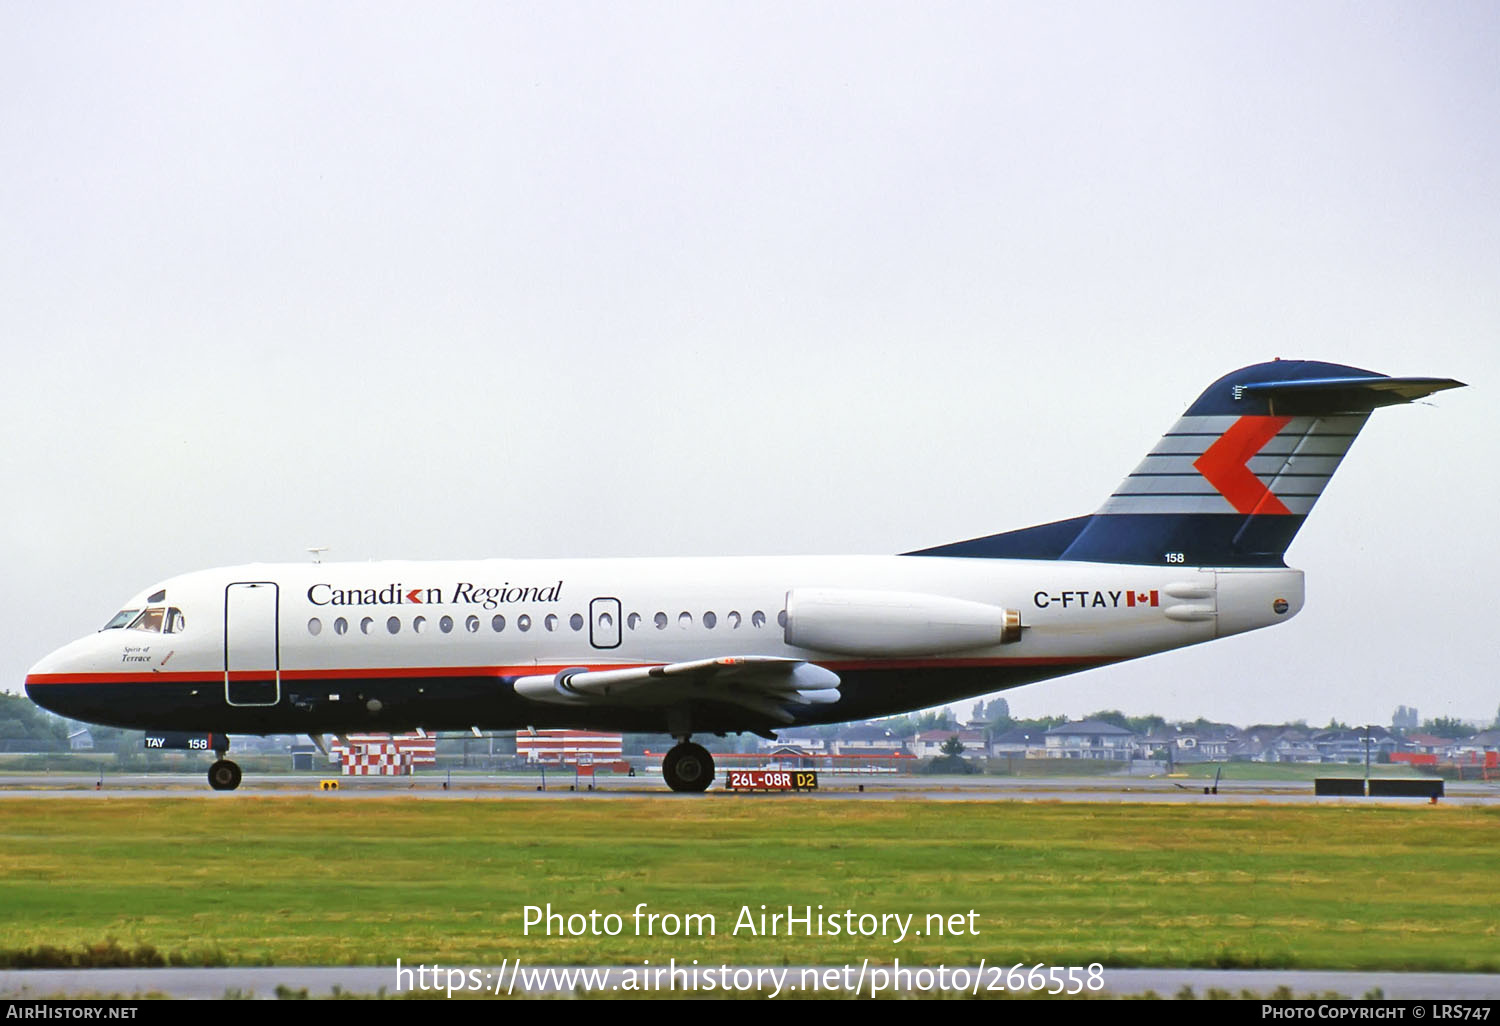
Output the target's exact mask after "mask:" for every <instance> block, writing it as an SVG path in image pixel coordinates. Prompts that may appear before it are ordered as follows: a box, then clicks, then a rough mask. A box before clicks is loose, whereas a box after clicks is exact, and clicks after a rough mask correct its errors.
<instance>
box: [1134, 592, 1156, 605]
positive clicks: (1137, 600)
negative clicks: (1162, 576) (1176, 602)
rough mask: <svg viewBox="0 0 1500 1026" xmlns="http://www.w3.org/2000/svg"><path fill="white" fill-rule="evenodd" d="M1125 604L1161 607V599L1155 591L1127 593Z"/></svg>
mask: <svg viewBox="0 0 1500 1026" xmlns="http://www.w3.org/2000/svg"><path fill="white" fill-rule="evenodd" d="M1125 604H1126V605H1127V606H1159V605H1161V598H1160V597H1159V596H1158V594H1157V593H1156V592H1154V591H1127V592H1126V593H1125Z"/></svg>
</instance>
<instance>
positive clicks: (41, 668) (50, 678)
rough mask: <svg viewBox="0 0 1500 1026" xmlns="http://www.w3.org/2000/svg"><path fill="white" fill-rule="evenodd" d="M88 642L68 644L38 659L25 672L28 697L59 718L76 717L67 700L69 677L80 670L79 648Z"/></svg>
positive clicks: (78, 641) (84, 640)
mask: <svg viewBox="0 0 1500 1026" xmlns="http://www.w3.org/2000/svg"><path fill="white" fill-rule="evenodd" d="M87 640H88V639H86V638H80V639H79V640H77V641H73V642H69V643H68V644H66V645H64V646H63V647H62V648H59V649H56V650H55V651H52V652H49V653H47V654H46V655H45V656H43V657H42V658H41V659H39V660H37V662H36V665H34V666H33V667H32V668H31V669H29V670H27V671H26V683H25V687H26V697H27V698H29V699H31V700H32V701H33V702H35V703H36V704H37V705H39V706H41V707H42V708H43V709H46V710H48V711H49V712H54V713H57V714H58V715H59V716H71V715H73V714H72V713H71V712H69V710H68V708H67V701H66V699H65V695H66V694H67V691H68V687H67V683H66V675H67V674H68V673H70V672H74V671H75V670H76V669H77V668H78V667H77V665H76V664H77V663H78V658H77V656H78V653H79V649H80V648H81V647H83V646H84V644H85V643H86V642H87Z"/></svg>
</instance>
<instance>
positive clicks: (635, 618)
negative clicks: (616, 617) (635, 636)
mask: <svg viewBox="0 0 1500 1026" xmlns="http://www.w3.org/2000/svg"><path fill="white" fill-rule="evenodd" d="M640 622H641V614H640V613H631V614H630V616H628V617H626V619H625V626H626V627H629V628H630V629H631V630H635V628H636V625H638V624H639V623H640Z"/></svg>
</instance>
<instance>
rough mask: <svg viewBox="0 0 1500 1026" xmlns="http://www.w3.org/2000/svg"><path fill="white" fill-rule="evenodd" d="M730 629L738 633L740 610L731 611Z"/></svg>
mask: <svg viewBox="0 0 1500 1026" xmlns="http://www.w3.org/2000/svg"><path fill="white" fill-rule="evenodd" d="M729 628H730V630H736V631H737V630H739V629H740V612H739V610H738V609H731V610H730V611H729Z"/></svg>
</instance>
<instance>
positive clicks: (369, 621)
mask: <svg viewBox="0 0 1500 1026" xmlns="http://www.w3.org/2000/svg"><path fill="white" fill-rule="evenodd" d="M374 626H375V618H374V617H373V616H367V617H365V618H364V619H363V620H361V621H359V633H361V634H369V633H370V630H371V628H373V627H374Z"/></svg>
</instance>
